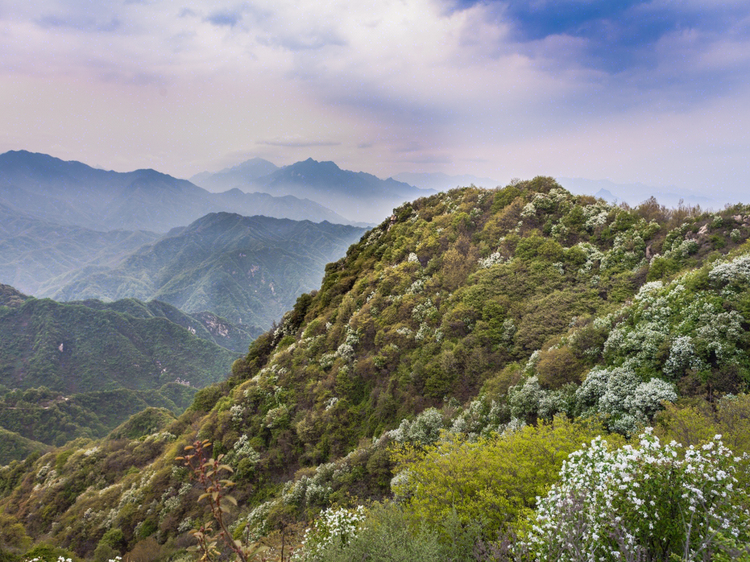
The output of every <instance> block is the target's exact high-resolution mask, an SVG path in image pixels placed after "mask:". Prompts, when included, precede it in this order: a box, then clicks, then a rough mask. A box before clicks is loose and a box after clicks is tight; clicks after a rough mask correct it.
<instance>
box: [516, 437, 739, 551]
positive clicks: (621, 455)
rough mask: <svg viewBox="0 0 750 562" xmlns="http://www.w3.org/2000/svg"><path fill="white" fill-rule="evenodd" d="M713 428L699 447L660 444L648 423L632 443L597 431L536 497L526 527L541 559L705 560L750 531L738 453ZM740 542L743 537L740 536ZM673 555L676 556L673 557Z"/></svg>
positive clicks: (674, 443)
mask: <svg viewBox="0 0 750 562" xmlns="http://www.w3.org/2000/svg"><path fill="white" fill-rule="evenodd" d="M720 437H721V436H719V435H717V436H716V439H715V440H714V441H712V442H709V443H707V444H706V445H704V446H703V447H701V448H697V449H696V448H694V447H689V448H687V449H686V450H682V448H681V447H680V445H678V444H677V443H676V442H674V441H673V442H672V443H670V444H667V445H663V444H662V443H661V442H660V441H659V439H658V438H657V437H655V436H654V435H652V434H651V432H650V430H647V431H646V432H645V433H644V434H643V435H642V436H641V439H640V444H639V446H637V447H634V446H631V445H626V446H624V447H622V448H620V449H612V448H611V447H610V446H608V444H607V442H606V441H604V440H603V439H601V438H600V437H598V438H596V439H594V440H593V441H592V442H591V446H590V447H588V448H587V449H583V450H580V451H577V452H575V453H573V454H572V455H571V456H570V458H569V460H568V461H567V462H566V463H565V464H564V466H563V469H562V471H561V473H560V478H561V482H560V483H559V484H556V485H555V486H553V487H552V489H551V490H550V491H549V493H548V494H547V495H546V496H545V497H544V498H542V500H541V501H540V502H539V506H538V509H537V512H536V516H535V519H534V525H533V527H532V531H531V533H530V535H529V544H530V546H531V547H532V548H533V550H535V552H536V556H537V557H538V559H541V560H559V561H560V562H567V561H573V560H601V561H604V562H608V561H615V560H673V559H679V560H706V559H707V558H706V556H710V553H713V554H714V555H716V554H717V553H718V552H720V551H721V550H722V549H723V548H724V546H722V545H721V544H719V539H720V538H721V537H725V538H726V539H728V541H729V546H728V547H727V548H730V547H731V546H732V545H731V543H733V542H736V541H737V542H738V544H742V542H743V541H747V540H748V539H750V535H749V534H748V527H747V524H748V522H750V521H749V519H748V514H747V512H746V511H745V506H746V505H747V502H748V499H749V498H748V495H747V492H746V490H745V489H743V488H741V487H739V486H737V485H736V484H737V480H736V478H735V472H736V471H737V470H738V468H739V466H738V461H740V459H739V458H737V459H736V458H735V457H734V454H733V453H732V452H731V451H730V450H729V449H727V448H726V447H724V445H723V444H722V443H721V440H720ZM745 543H746V542H745ZM673 557H675V558H673Z"/></svg>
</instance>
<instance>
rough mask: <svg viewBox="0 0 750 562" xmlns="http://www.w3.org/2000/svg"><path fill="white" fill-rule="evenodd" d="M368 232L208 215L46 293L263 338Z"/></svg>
mask: <svg viewBox="0 0 750 562" xmlns="http://www.w3.org/2000/svg"><path fill="white" fill-rule="evenodd" d="M363 232H364V229H361V228H357V227H351V226H343V225H334V224H330V223H326V222H323V223H319V224H316V223H311V222H309V221H300V222H296V221H291V220H286V219H271V218H268V217H242V216H240V215H235V214H229V213H216V214H210V215H206V216H205V217H203V218H201V219H199V220H197V221H195V222H194V223H192V224H191V225H190V226H188V227H186V228H181V229H175V231H173V232H171V233H170V234H169V235H168V236H166V237H165V238H164V239H162V240H160V241H159V242H157V243H156V244H154V245H151V246H146V247H144V248H142V249H141V250H139V251H138V252H136V253H134V254H133V255H131V256H129V257H128V258H127V259H125V260H124V261H123V262H122V263H121V264H119V265H118V266H117V267H114V268H107V269H101V270H98V271H91V270H85V271H82V272H79V273H78V274H76V275H74V276H71V278H68V279H62V280H61V279H57V280H54V282H53V283H50V284H49V286H48V288H46V289H43V290H42V291H41V294H43V295H47V296H50V297H52V298H54V299H56V300H63V301H71V300H83V299H88V298H99V299H106V300H118V299H123V298H129V297H133V298H136V299H140V300H151V299H158V300H160V301H164V302H167V303H170V304H172V305H174V306H175V307H177V308H179V309H181V310H183V311H185V312H187V313H201V312H205V311H210V312H212V313H215V314H217V315H219V316H221V317H223V318H226V319H227V320H229V321H230V322H231V323H233V324H236V325H237V326H239V327H245V326H246V327H248V328H247V329H248V330H251V331H252V330H254V332H253V333H254V334H257V333H258V332H259V331H260V329H261V328H262V329H268V328H269V327H270V326H271V324H272V323H273V322H275V321H277V320H278V319H279V318H281V315H282V314H283V313H284V312H285V311H286V310H288V309H289V307H290V306H291V305H292V304H293V303H294V300H295V299H296V298H297V296H298V295H299V294H300V293H302V292H306V291H310V290H312V289H314V288H316V287H317V286H318V285H319V283H320V279H321V278H322V272H323V269H324V266H325V264H326V263H328V262H330V261H332V260H335V259H337V258H338V257H340V256H341V255H343V254H344V252H345V251H346V248H347V247H348V246H349V244H350V243H351V242H353V241H354V240H356V239H358V238H359V237H360V236H361V235H362V233H363ZM60 285H64V286H62V288H60ZM258 327H260V328H258Z"/></svg>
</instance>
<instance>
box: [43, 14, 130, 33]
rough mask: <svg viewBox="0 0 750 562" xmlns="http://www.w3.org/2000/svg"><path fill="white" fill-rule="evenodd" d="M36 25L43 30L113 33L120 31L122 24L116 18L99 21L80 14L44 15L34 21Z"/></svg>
mask: <svg viewBox="0 0 750 562" xmlns="http://www.w3.org/2000/svg"><path fill="white" fill-rule="evenodd" d="M36 23H37V25H39V27H41V28H43V29H55V28H63V29H70V30H74V31H80V32H87V33H91V32H95V33H113V32H116V31H120V30H121V29H122V22H121V21H120V19H119V18H117V17H112V18H110V19H108V20H105V21H101V20H96V19H93V18H89V17H86V16H84V15H80V14H74V15H72V16H63V15H45V16H42V17H40V18H39V19H38V20H36Z"/></svg>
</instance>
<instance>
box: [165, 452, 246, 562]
mask: <svg viewBox="0 0 750 562" xmlns="http://www.w3.org/2000/svg"><path fill="white" fill-rule="evenodd" d="M210 447H211V442H210V441H208V440H205V441H195V443H193V444H192V445H188V446H187V447H185V456H184V457H177V458H175V460H176V461H182V462H183V464H184V465H185V466H186V467H188V468H189V469H190V471H191V472H192V476H193V479H195V480H197V481H198V483H199V484H200V486H201V487H202V488H203V490H204V493H203V494H201V496H200V497H199V498H198V501H199V502H202V501H207V502H208V506H209V508H210V510H211V515H212V516H213V519H214V520H213V521H209V522H208V523H206V524H204V525H201V527H200V528H199V529H194V530H192V531H190V532H191V534H192V535H193V536H194V537H195V538H196V540H197V541H198V547H197V550H198V551H200V552H201V553H202V556H201V561H203V562H213V561H214V560H215V559H216V558H217V557H218V556H220V554H221V552H220V550H219V546H218V544H219V541H221V542H223V543H224V544H225V545H227V546H228V547H229V548H230V549H231V550H232V551H233V552H234V553H235V555H236V556H237V560H239V561H241V562H248V554H249V553H248V552H246V550H245V548H244V547H243V546H242V543H241V542H240V541H238V540H234V539H233V538H232V533H231V532H230V531H229V529H228V528H227V524H226V521H225V518H224V515H225V514H226V513H228V512H229V506H230V505H231V506H234V507H237V500H236V499H234V497H232V496H231V495H229V493H228V490H229V488H231V487H232V486H234V482H232V481H231V480H229V479H228V478H222V477H221V473H222V472H229V473H232V472H234V471H233V470H232V467H230V466H229V465H226V464H221V460H222V459H223V457H224V455H219V456H218V457H217V458H215V459H214V458H212V457H210V456H209V455H208V454H207V450H208V449H209V448H210ZM214 523H216V525H217V528H216V530H214V528H213V526H214Z"/></svg>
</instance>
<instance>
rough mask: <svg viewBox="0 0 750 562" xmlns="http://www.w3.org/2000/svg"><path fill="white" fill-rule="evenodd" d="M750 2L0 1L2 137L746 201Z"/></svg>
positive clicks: (106, 157) (118, 163)
mask: <svg viewBox="0 0 750 562" xmlns="http://www.w3.org/2000/svg"><path fill="white" fill-rule="evenodd" d="M749 17H750V6H749V5H748V4H747V3H746V2H741V1H739V0H711V1H708V0H691V1H689V2H679V3H674V2H667V1H665V0H649V1H639V0H622V1H617V2H594V1H589V0H558V1H555V2H551V1H541V2H536V1H535V2H521V1H515V0H506V1H491V0H486V1H483V2H474V1H471V0H469V1H462V0H458V1H456V0H408V1H406V2H395V1H390V0H386V1H383V2H377V3H364V4H363V3H356V2H343V1H333V2H329V3H325V4H321V3H319V2H309V1H308V2H290V1H273V2H271V1H268V0H259V1H252V2H242V3H234V2H226V3H215V2H206V1H196V2H192V3H190V7H186V6H184V5H181V4H172V3H162V2H146V1H132V2H131V1H126V2H117V3H110V2H107V3H94V4H92V3H90V2H82V1H80V0H74V1H66V2H61V1H59V0H58V1H55V0H35V1H33V2H23V3H6V4H5V5H4V6H3V9H2V10H1V11H0V52H2V53H3V56H2V58H1V59H0V84H2V87H1V88H0V152H4V151H7V150H12V149H13V150H15V149H27V150H31V151H35V152H45V153H49V154H52V155H54V156H57V157H60V158H64V159H75V160H81V161H85V162H90V163H92V164H96V165H100V166H102V167H104V168H107V169H115V170H118V171H129V170H133V169H139V168H154V169H158V170H161V171H164V172H165V173H169V174H171V175H174V176H176V177H183V178H185V177H190V176H191V175H193V174H196V173H199V172H202V171H204V170H209V171H216V170H219V169H221V168H224V167H227V166H231V165H235V164H237V163H239V162H241V161H243V160H246V159H247V158H249V157H263V158H267V159H269V160H271V161H273V162H275V163H277V164H279V165H287V164H291V163H293V162H296V161H299V160H304V159H306V158H308V157H312V158H315V159H317V160H333V161H335V162H336V163H337V164H339V165H340V166H341V167H342V168H345V169H352V170H362V171H365V172H368V173H372V174H375V175H377V176H379V177H382V178H387V177H388V176H392V175H395V174H398V173H402V172H444V173H448V174H464V173H472V174H477V175H481V176H487V177H493V178H496V179H497V180H498V182H501V183H502V182H506V181H507V180H508V179H510V178H511V177H513V176H518V177H530V176H533V175H536V174H538V173H540V172H541V173H546V174H551V175H555V176H564V177H571V178H576V177H583V178H589V179H603V178H607V179H610V180H612V181H615V182H620V183H637V182H643V183H647V184H650V185H657V186H675V187H676V188H677V189H679V190H682V191H684V192H685V193H688V190H692V191H693V192H696V193H699V194H700V193H703V194H706V193H710V194H712V195H713V196H714V197H716V198H717V199H718V200H720V202H722V203H723V202H725V201H735V202H736V201H737V200H738V199H740V195H741V194H742V193H743V191H744V190H746V187H747V179H748V175H749V174H748V172H749V171H750V164H749V163H748V158H747V154H748V149H749V148H750V146H748V142H749V141H748V136H747V133H746V131H747V130H748V125H750V109H748V107H747V104H746V103H745V100H747V99H748V98H750V92H748V90H749V89H750V72H748V70H750V69H749V66H750V54H749V53H750V45H748V42H749V39H750V31H748V30H749V29H750V27H749V26H748V25H747V23H748V18H749Z"/></svg>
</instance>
